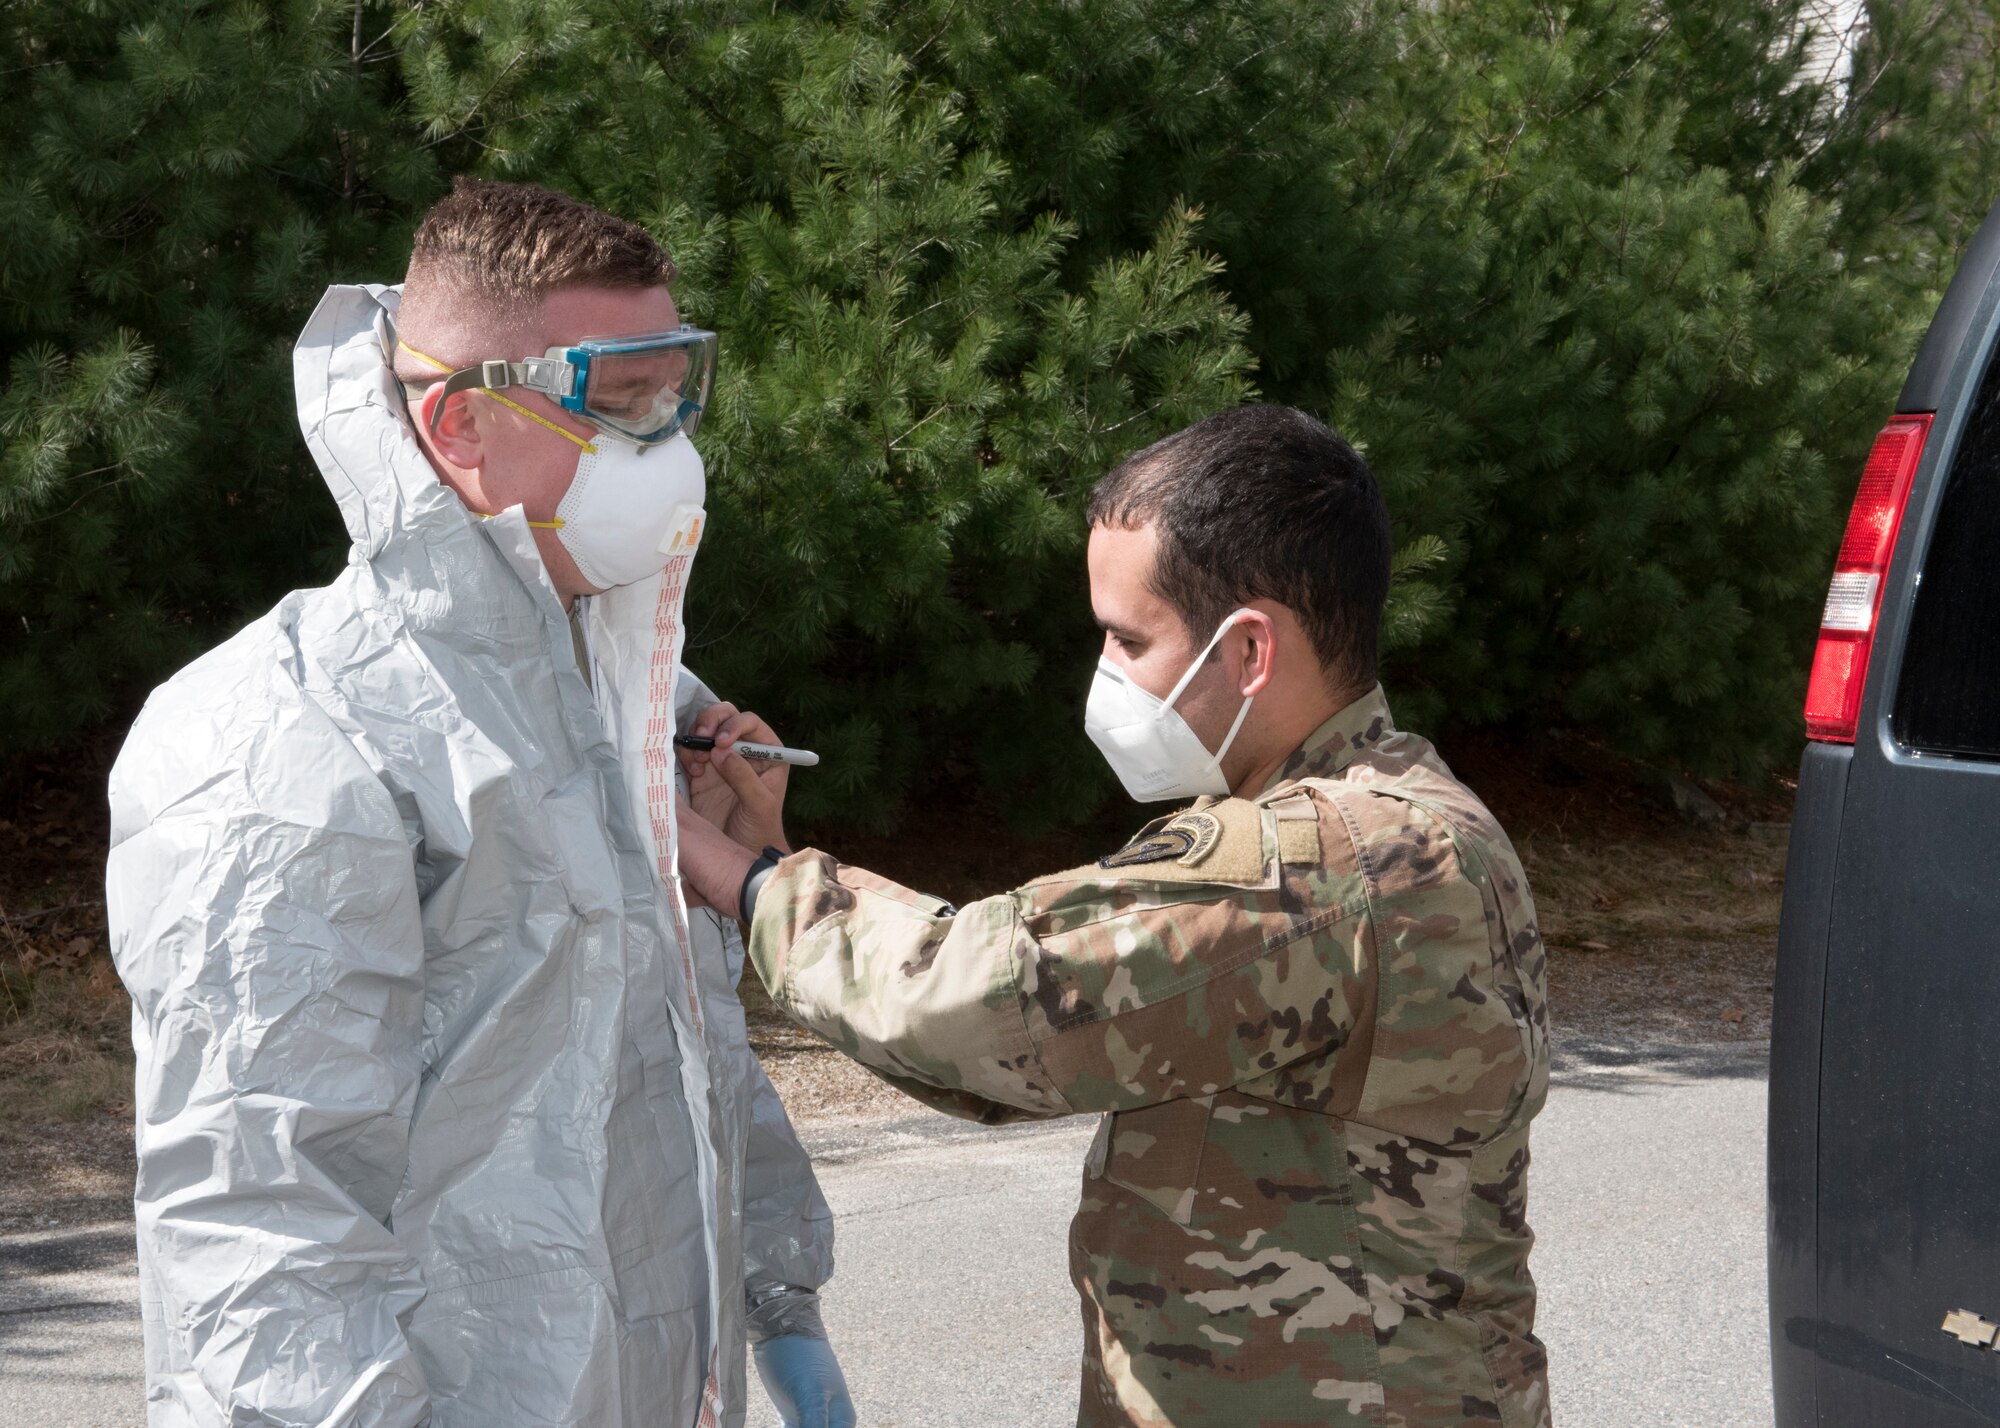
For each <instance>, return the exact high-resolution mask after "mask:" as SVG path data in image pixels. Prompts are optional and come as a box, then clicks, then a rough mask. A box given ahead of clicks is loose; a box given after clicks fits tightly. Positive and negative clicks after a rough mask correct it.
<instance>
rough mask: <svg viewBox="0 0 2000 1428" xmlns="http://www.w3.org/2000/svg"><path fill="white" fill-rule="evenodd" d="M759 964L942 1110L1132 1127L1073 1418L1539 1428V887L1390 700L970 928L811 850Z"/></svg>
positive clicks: (1375, 701)
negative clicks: (1535, 1250) (1076, 1118)
mask: <svg viewBox="0 0 2000 1428" xmlns="http://www.w3.org/2000/svg"><path fill="white" fill-rule="evenodd" d="M750 954H751V956H752V957H753V958H754V959H755V961H756V963H757V968H758V970H759V971H760V972H761V973H762V974H763V977H764V980H765V982H766V984H767V985H768V986H769V987H770V989H771V993H772V996H773V997H774V998H775V999H776V1000H777V1001H778V1002H779V1004H780V1005H782V1006H783V1007H784V1008H785V1009H786V1010H787V1011H788V1012H790V1013H791V1015H792V1016H794V1017H796V1018H797V1019H798V1020H800V1021H801V1022H803V1023H804V1024H805V1025H806V1026H808V1027H810V1028H811V1029H812V1030H814V1031H815V1032H817V1033H819V1034H820V1035H821V1036H823V1037H824V1038H826V1039H827V1040H828V1041H830V1042H831V1043H833V1044H834V1045H835V1046H837V1047H839V1048H840V1049H841V1050H842V1051H844V1052H846V1053H847V1054H848V1055H849V1056H852V1057H854V1058H855V1059H857V1060H859V1061H861V1062H862V1063H864V1064H865V1065H867V1066H868V1067H870V1068H871V1069H873V1070H874V1071H876V1072H877V1073H879V1074H881V1075H882V1076H884V1077H885V1078H887V1079H888V1080H890V1081H891V1082H893V1083H894V1084H895V1085H897V1086H898V1087H900V1088H902V1089H904V1090H906V1091H908V1092H909V1093H910V1094H911V1095H913V1096H915V1097H917V1098H918V1099H920V1100H922V1101H925V1102H927V1103H929V1104H931V1105H934V1106H938V1107H940V1108H942V1109H945V1110H949V1111H952V1112H954V1113H956V1114H959V1115H965V1116H971V1117H974V1118H977V1119H982V1120H988V1121H1002V1120H1012V1119H1019V1118H1022V1117H1023V1116H1030V1117H1033V1116H1059V1115H1064V1114H1067V1113H1070V1112H1076V1111H1098V1112H1107V1113H1108V1114H1107V1115H1105V1117H1104V1121H1103V1124H1102V1125H1101V1127H1100V1129H1099V1132H1098V1137H1097V1141H1096V1143H1095V1145H1094V1146H1093V1148H1092V1151H1091V1155H1090V1159H1089V1163H1088V1165H1087V1167H1086V1170H1085V1178H1084V1183H1083V1202H1082V1205H1081V1207H1080V1208H1079V1210H1078V1212H1077V1216H1076V1219H1075V1222H1074V1223H1073V1225H1072V1227H1071V1232H1070V1259H1071V1273H1072V1276H1073V1278H1074V1280H1075V1283H1076V1287H1077V1290H1078V1292H1079V1293H1080V1294H1081V1295H1082V1297H1083V1319H1084V1333H1085V1352H1084V1375H1083V1392H1082V1406H1081V1411H1080V1414H1079V1422H1080V1423H1082V1424H1086V1425H1099V1424H1106V1425H1109V1424H1129V1425H1146V1428H1155V1426H1156V1425H1164V1424H1179V1425H1191V1424H1216V1425H1230V1426H1231V1428H1234V1425H1238V1424H1246V1425H1247V1424H1260V1425H1265V1428H1277V1425H1289V1424H1328V1423H1355V1424H1369V1425H1378V1428H1438V1426H1439V1425H1445V1424H1461V1423H1468V1422H1473V1423H1477V1422H1493V1423H1499V1424H1504V1425H1506V1428H1536V1425H1545V1424H1546V1423H1547V1422H1548V1392H1547V1375H1546V1367H1545V1365H1546V1360H1545V1356H1544V1353H1543V1350H1542V1345H1541V1343H1540V1342H1539V1341H1538V1340H1537V1339H1536V1338H1535V1337H1534V1334H1533V1327H1534V1312H1535V1289H1534V1282H1533V1280H1532V1279H1531V1278H1530V1277H1529V1274H1528V1249H1529V1246H1530V1244H1531V1243H1532V1242H1533V1236H1532V1234H1531V1233H1530V1231H1529V1229H1528V1225H1527V1218H1526V1199H1527V1169H1528V1124H1529V1121H1530V1120H1531V1119H1532V1118H1533V1117H1534V1115H1535V1113H1536V1111H1537V1110H1539V1109H1540V1107H1541V1104H1542V1099H1543V1094H1544V1091H1545V1089H1546V1086H1547V1079H1548V1040H1547V1029H1548V1028H1547V1014H1546V1002H1545V996H1544V987H1545V981H1546V959H1545V957H1544V954H1543V948H1542V942H1541V937H1540V935H1539V933H1538V932H1537V931H1536V928H1535V910H1534V904H1533V902H1532V900H1531V899H1530V897H1529V893H1528V886H1527V880H1526V878H1525V876H1524V875H1523V873H1522V871H1521V865H1520V862H1519V860H1518V859H1517V858H1516V857H1515V854H1514V850H1513V847H1512V845H1511V844H1510V843H1509V842H1508V841H1507V836H1506V834H1504V833H1503V832H1502V831H1501V830H1500V828H1499V826H1498V825H1497V824H1496V823H1495V822H1494V820H1493V817H1492V815H1491V814H1490V813H1488V812H1487V811H1486V809H1485V807H1484V806H1483V805H1482V804H1481V803H1480V802H1479V800H1478V799H1477V798H1476V797H1475V796H1474V795H1473V794H1472V792H1471V791H1470V790H1469V789H1467V788H1466V787H1465V786H1464V785H1463V784H1461V783H1459V782H1458V781H1457V780H1456V779H1455V778H1453V777H1452V775H1451V772H1450V770H1449V769H1447V768H1446V767H1445V765H1444V762H1443V761H1442V760H1441V759H1439V758H1438V756H1437V754H1436V752H1435V751H1434V750H1433V749H1432V747H1431V746H1430V744H1428V743H1427V742H1425V741H1424V740H1422V739H1419V738H1416V737H1414V736H1413V735H1409V734H1404V733H1399V732H1397V731H1396V729H1395V728H1394V727H1393V726H1392V725H1391V723H1390V720H1389V709H1388V705H1387V703H1386V702H1385V701H1384V699H1383V697H1382V692H1381V690H1380V689H1376V690H1373V691H1371V692H1370V693H1369V694H1368V695H1367V696H1366V697H1364V698H1362V699H1359V700H1357V701H1355V702H1354V703H1353V704H1351V705H1349V706H1348V707H1347V708H1345V709H1343V710H1341V711H1340V712H1339V713H1338V714H1336V715H1335V716H1334V717H1333V718H1331V719H1329V720H1328V721H1327V722H1326V723H1325V724H1323V725H1322V726H1321V727H1320V728H1319V729H1318V730H1316V731H1315V732H1314V733H1313V735H1312V737H1311V738H1309V739H1308V740H1307V741H1306V742H1305V743H1304V744H1303V745H1302V746H1301V747H1300V748H1299V749H1298V750H1297V751H1296V752H1295V753H1294V754H1292V755H1291V757H1290V758H1289V759H1288V760H1287V761H1286V763H1285V764H1284V766H1283V767H1282V768H1281V769H1280V770H1279V771H1278V773H1277V775H1276V776H1275V777H1274V778H1273V779H1272V781H1271V783H1270V784H1269V786H1268V787H1267V788H1265V790H1264V791H1263V792H1262V793H1261V794H1259V795H1258V796H1257V797H1256V798H1254V799H1240V798H1229V799H1203V800H1201V801H1199V802H1197V803H1196V804H1195V805H1194V806H1193V808H1192V809H1190V810H1188V811H1185V812H1183V813H1180V814H1177V815H1175V816H1172V817H1169V818H1166V819H1162V820H1160V821H1159V822H1157V823H1154V824H1152V825H1149V826H1148V827H1147V828H1146V829H1144V830H1142V831H1141V833H1140V834H1139V835H1138V837H1137V838H1135V839H1134V840H1133V841H1132V843H1131V844H1129V845H1128V846H1127V847H1126V848H1125V849H1124V850H1122V851H1121V852H1118V853H1114V854H1112V855H1111V856H1110V857H1108V858H1105V859H1102V860H1100V862H1098V863H1096V864H1092V865H1090V866H1088V867H1084V868H1079V869H1077V870H1075V871H1072V872H1067V873H1060V874H1057V875H1056V876H1054V877H1048V878H1042V879H1039V880H1037V881H1035V882H1032V883H1030V884H1028V885H1027V886H1026V887H1023V888H1020V889H1018V890H1016V891H1014V892H1012V893H1008V894H1005V895H1002V896H999V897H991V898H987V899H984V900H983V901H980V902H977V903H974V904H972V905H970V906H968V907H965V908H963V909H959V910H957V911H956V912H954V911H953V910H952V909H951V908H950V907H949V906H947V905H944V904H941V903H940V902H939V901H938V900H937V899H935V898H929V897H924V896H922V895H920V894H917V893H913V892H910V891H908V890H907V889H904V888H902V887H898V886H897V885H895V884H893V883H890V882H888V881H886V880H884V879H882V878H878V877H876V876H874V875H873V874H871V873H867V872H863V871H861V870H860V869H857V868H850V867H845V866H843V865H841V864H840V863H837V862H835V861H834V860H833V859H832V858H829V857H827V856H826V855H825V854H824V853H820V852H816V851H813V850H810V849H808V850H806V851H803V852H799V853H796V854H794V855H792V856H791V857H789V858H787V859H786V860H785V861H784V862H783V863H781V864H780V865H779V866H778V869H777V870H776V871H775V872H774V873H773V874H772V876H771V878H770V880H769V881H768V882H767V883H766V884H765V885H764V888H763V890H762V892H761V893H760V895H759V898H758V902H757V907H756V918H755V923H754V926H753V927H752V935H751V939H750Z"/></svg>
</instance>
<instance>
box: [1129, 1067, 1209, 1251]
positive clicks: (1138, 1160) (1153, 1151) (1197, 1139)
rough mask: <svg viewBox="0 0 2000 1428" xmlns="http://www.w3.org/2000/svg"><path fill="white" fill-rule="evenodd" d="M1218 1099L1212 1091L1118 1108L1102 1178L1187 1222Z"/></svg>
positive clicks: (1184, 1222)
mask: <svg viewBox="0 0 2000 1428" xmlns="http://www.w3.org/2000/svg"><path fill="white" fill-rule="evenodd" d="M1214 1103H1215V1098H1214V1097H1213V1096H1197V1097H1194V1098H1192V1099H1188V1100H1179V1101H1162V1102H1160V1103H1159V1104H1158V1105H1154V1106H1145V1107H1142V1108H1140V1109H1139V1110H1136V1111H1116V1112H1114V1113H1113V1114H1112V1116H1111V1130H1110V1135H1109V1138H1108V1140H1107V1142H1106V1146H1105V1155H1104V1162H1103V1163H1104V1171H1103V1178H1104V1179H1106V1180H1108V1181H1110V1182H1111V1183H1112V1184H1113V1185H1116V1186H1118V1187H1119V1188H1121V1189H1124V1190H1129V1191H1130V1192H1131V1193H1132V1194H1134V1195H1137V1196H1138V1197H1139V1198H1140V1199H1141V1200H1144V1201H1145V1202H1146V1203H1147V1204H1149V1205H1151V1206H1152V1207H1153V1208H1154V1209H1156V1210H1158V1211H1159V1212H1160V1213H1161V1214H1162V1215H1165V1216H1166V1217H1167V1218H1168V1219H1170V1220H1172V1221H1173V1222H1174V1223H1175V1224H1177V1225H1185V1224H1188V1223H1189V1222H1190V1221H1191V1220H1192V1219H1193V1218H1194V1202H1195V1195H1196V1192H1197V1188H1198V1183H1199V1179H1200V1175H1201V1153H1202V1147H1203V1145H1204V1144H1205V1143H1206V1142H1207V1139H1208V1118H1209V1112H1210V1110H1211V1108H1212V1107H1213V1106H1214Z"/></svg>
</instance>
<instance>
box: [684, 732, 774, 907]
mask: <svg viewBox="0 0 2000 1428" xmlns="http://www.w3.org/2000/svg"><path fill="white" fill-rule="evenodd" d="M735 762H737V763H739V764H740V763H742V762H743V760H742V759H740V758H739V759H736V760H735ZM760 851H761V850H760ZM680 857H681V869H680V871H681V881H682V882H683V883H685V884H686V885H687V886H688V887H689V888H690V889H692V890H693V892H694V894H695V895H696V896H697V897H699V898H700V899H701V901H702V902H703V903H705V904H707V905H708V906H709V907H712V908H714V909H715V910H716V911H717V912H719V913H721V914H722V915H723V916H724V917H741V916H742V915H743V908H742V895H743V877H744V874H746V873H748V872H749V871H750V865H751V864H752V863H754V862H756V861H757V858H756V855H755V854H753V853H751V852H750V851H749V850H747V849H745V848H744V847H743V846H742V845H741V844H739V843H737V842H736V841H735V840H734V839H733V838H731V837H730V836H729V835H728V834H727V833H724V832H723V831H722V830H721V829H720V828H717V827H716V826H715V825H714V824H713V823H710V822H709V821H708V820H707V819H706V818H703V817H702V816H701V814H700V813H699V812H697V811H696V810H695V809H693V808H690V807H689V806H688V805H687V804H686V803H683V804H681V806H680Z"/></svg>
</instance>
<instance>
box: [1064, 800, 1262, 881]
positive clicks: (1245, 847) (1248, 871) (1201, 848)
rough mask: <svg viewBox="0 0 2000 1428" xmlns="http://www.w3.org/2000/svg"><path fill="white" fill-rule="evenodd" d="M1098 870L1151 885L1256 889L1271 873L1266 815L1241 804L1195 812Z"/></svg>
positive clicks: (1147, 833) (1152, 829)
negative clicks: (1187, 882) (1180, 882)
mask: <svg viewBox="0 0 2000 1428" xmlns="http://www.w3.org/2000/svg"><path fill="white" fill-rule="evenodd" d="M1097 866H1098V867H1099V868H1102V869H1105V870H1108V871H1127V870H1131V872H1132V875H1135V876H1141V877H1145V878H1150V879H1161V878H1165V879H1168V880H1174V879H1179V878H1191V879H1192V880H1193V881H1196V882H1227V883H1242V884H1247V885H1251V886H1255V885H1257V884H1258V883H1261V882H1262V881H1263V880H1264V877H1265V874H1266V871H1267V869H1266V850H1265V847H1264V818H1263V811H1262V810H1261V809H1259V808H1257V807H1255V806H1254V805H1252V804H1249V803H1245V802H1241V801H1238V800H1231V801H1229V802H1226V803H1220V804H1216V805H1214V806H1213V807H1211V808H1206V809H1190V810H1189V811H1187V812H1186V813H1181V814H1176V815H1175V816H1174V817H1172V818H1169V819H1167V820H1166V821H1165V822H1163V823H1159V824H1156V825H1152V826H1149V827H1147V828H1146V829H1145V830H1144V831H1143V832H1141V833H1140V834H1139V836H1138V837H1136V838H1134V839H1133V840H1132V841H1131V842H1130V843H1127V844H1126V845H1125V846H1124V847H1123V848H1120V849H1119V850H1118V851H1117V852H1115V853H1112V854H1109V855H1108V856H1106V857H1102V858H1099V859H1098V860H1097ZM1141 870H1143V871H1141Z"/></svg>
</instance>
